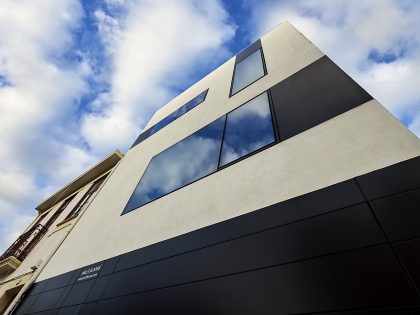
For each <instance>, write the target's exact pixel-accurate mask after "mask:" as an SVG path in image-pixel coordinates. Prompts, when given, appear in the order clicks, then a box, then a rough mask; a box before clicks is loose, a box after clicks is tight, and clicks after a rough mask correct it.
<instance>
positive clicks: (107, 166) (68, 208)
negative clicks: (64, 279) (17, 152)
mask: <svg viewBox="0 0 420 315" xmlns="http://www.w3.org/2000/svg"><path fill="white" fill-rule="evenodd" d="M122 156H123V155H122V154H121V153H120V152H119V151H115V152H114V153H113V154H111V155H110V156H108V157H107V158H105V159H104V160H102V161H101V162H99V163H98V164H96V165H95V166H94V167H92V168H91V169H89V170H88V171H87V172H85V173H84V174H82V175H80V176H79V177H78V178H76V179H74V180H73V181H71V182H70V183H69V184H67V185H66V186H64V187H63V188H61V189H60V190H59V191H57V192H56V193H54V194H53V195H51V196H50V197H48V198H47V199H46V200H44V201H43V202H41V203H40V204H39V205H38V206H37V207H36V210H37V211H38V216H37V217H36V218H35V219H34V221H33V222H32V223H31V224H30V225H29V226H28V228H27V229H26V230H25V231H24V233H22V235H20V236H19V238H18V239H17V240H16V241H15V242H14V243H13V244H12V245H11V246H10V247H9V248H8V249H7V250H6V251H5V252H4V253H3V254H2V256H1V257H0V314H2V313H3V312H4V311H5V310H6V308H7V307H8V306H9V304H10V303H11V302H12V301H13V299H14V298H15V296H17V295H18V293H19V292H20V290H21V289H22V288H23V287H24V286H25V284H27V283H28V282H29V281H33V280H35V279H34V275H35V274H36V271H37V270H38V269H39V268H43V267H45V265H46V264H47V263H48V260H49V259H50V258H51V257H52V255H53V254H54V252H55V250H57V248H58V247H59V246H60V245H61V244H62V243H63V242H64V241H65V238H66V237H67V235H68V234H69V233H70V231H71V230H72V228H73V226H74V225H75V224H76V223H77V221H78V220H79V219H80V217H81V215H82V213H83V211H85V210H86V208H87V207H88V205H89V204H90V203H91V202H92V200H93V199H94V198H95V196H96V195H97V193H98V191H99V190H100V188H101V187H102V186H103V184H104V183H105V181H106V179H107V178H108V177H109V174H110V173H111V171H112V170H113V169H114V168H115V166H116V165H117V164H118V162H119V161H120V160H121V158H122Z"/></svg>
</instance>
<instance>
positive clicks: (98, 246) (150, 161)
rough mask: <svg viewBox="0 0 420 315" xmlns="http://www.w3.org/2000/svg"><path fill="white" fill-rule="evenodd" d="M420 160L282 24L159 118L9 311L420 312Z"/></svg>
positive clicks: (374, 105) (348, 83) (373, 107)
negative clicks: (18, 302) (13, 307)
mask: <svg viewBox="0 0 420 315" xmlns="http://www.w3.org/2000/svg"><path fill="white" fill-rule="evenodd" d="M419 156H420V141H419V139H418V138H417V137H416V136H415V135H414V134H412V133H411V132H410V131H409V130H407V129H406V128H405V127H404V126H403V125H402V124H401V123H400V122H399V121H398V120H397V119H395V118H394V117H393V116H392V115H391V114H390V113H389V112H388V111H387V110H386V109H385V108H384V107H383V106H382V105H381V104H379V103H378V101H376V100H375V99H374V98H372V96H371V95H370V94H369V93H368V92H366V91H365V90H364V89H363V88H362V87H360V86H359V85H358V84H357V83H356V82H355V81H354V80H352V79H351V78H350V77H349V76H348V75H347V74H345V73H344V72H343V71H342V70H341V69H340V68H339V67H338V66H337V65H336V64H334V62H332V61H331V60H330V59H329V58H328V57H327V56H326V55H325V54H324V53H323V52H321V51H320V50H319V49H318V48H317V47H315V46H314V45H313V44H312V43H311V42H310V41H309V40H308V39H306V38H305V37H304V36H303V35H302V34H301V33H299V32H298V31H297V30H296V29H295V28H293V26H291V25H290V24H289V23H282V24H281V25H279V26H278V27H276V28H275V29H273V30H272V31H271V32H269V33H268V34H266V35H265V36H263V37H262V38H261V39H260V40H258V41H257V42H255V43H254V44H252V45H251V46H250V47H248V48H246V49H245V50H244V51H242V52H240V53H239V54H238V55H237V56H235V57H234V58H232V59H230V60H228V61H227V62H226V63H225V64H223V65H222V66H220V67H219V68H217V69H216V70H214V71H213V72H212V73H210V74H209V75H208V76H206V77H205V78H203V79H202V80H201V81H199V82H197V83H196V84H194V85H193V86H192V87H190V88H189V89H188V90H186V91H185V92H183V93H182V94H180V95H179V96H178V97H176V98H175V99H174V100H172V101H171V102H169V103H168V104H167V105H166V106H164V107H163V108H161V109H160V110H159V111H157V112H156V113H155V115H154V116H153V117H152V118H151V120H150V121H149V123H148V124H147V126H146V128H145V130H144V132H143V133H142V134H141V135H140V136H139V137H138V139H137V140H136V142H135V143H134V144H133V146H132V147H131V149H130V150H129V151H128V152H127V154H126V155H125V157H124V159H123V160H122V161H121V162H120V163H119V165H118V167H117V168H116V169H115V170H114V171H113V173H112V175H111V176H110V177H109V179H108V180H107V182H106V184H105V185H104V186H103V188H102V189H101V191H100V193H99V194H98V195H97V197H96V198H95V200H94V202H92V203H91V204H90V206H89V208H88V211H86V212H85V214H84V215H83V217H81V218H80V220H79V221H78V224H77V225H75V226H74V228H73V230H72V233H70V234H69V236H68V237H67V238H66V240H65V242H63V244H62V246H60V247H59V248H58V249H57V251H56V252H55V254H54V255H53V256H52V258H51V259H50V260H49V262H48V264H47V265H46V266H45V268H43V270H42V272H40V274H39V277H37V279H36V283H35V285H34V286H33V287H32V288H31V289H30V290H29V291H28V292H27V294H26V295H25V297H24V298H23V300H22V302H21V303H20V304H19V306H18V307H17V309H16V311H15V313H14V314H101V315H102V314H159V315H162V314H313V313H316V314H380V313H386V312H389V313H390V314H393V313H392V312H394V313H395V312H399V313H403V312H405V313H406V314H411V313H410V312H414V313H415V312H417V313H419V312H420V308H419V301H420V295H419V289H420V268H419V266H420V264H419V257H420V255H418V253H419V252H420V243H419V237H420V229H419V228H418V227H419V222H420V212H419V211H420V209H419V206H418V205H419V201H420V157H419Z"/></svg>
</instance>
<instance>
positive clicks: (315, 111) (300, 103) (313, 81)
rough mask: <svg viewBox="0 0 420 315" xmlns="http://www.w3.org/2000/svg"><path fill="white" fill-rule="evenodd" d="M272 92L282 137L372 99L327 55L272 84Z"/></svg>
mask: <svg viewBox="0 0 420 315" xmlns="http://www.w3.org/2000/svg"><path fill="white" fill-rule="evenodd" d="M271 95H272V98H273V105H274V110H275V113H276V118H277V125H278V128H279V132H280V139H281V140H285V139H288V138H290V137H293V136H294V135H297V134H298V133H301V132H303V131H305V130H307V129H309V128H312V127H314V126H316V125H318V124H321V123H323V122H324V121H326V120H328V119H331V118H333V117H335V116H337V115H340V114H342V113H344V112H346V111H348V110H350V109H352V108H354V107H356V106H358V105H361V104H363V103H365V102H367V101H369V100H371V99H372V97H371V96H370V95H369V94H368V93H367V92H366V91H365V90H364V89H363V88H362V87H360V86H359V85H358V84H357V83H356V82H355V81H353V79H352V78H350V77H349V76H348V75H347V74H346V73H345V72H344V71H342V70H341V69H340V68H339V67H338V66H337V65H336V64H334V63H333V62H332V61H331V60H330V59H329V58H328V57H326V56H324V57H322V58H320V59H318V60H317V61H315V62H313V63H312V64H310V65H309V66H307V67H305V68H304V69H302V70H300V71H298V72H297V73H295V74H293V75H292V76H290V77H288V78H287V79H285V80H283V81H281V82H280V83H278V84H277V85H275V86H274V87H272V88H271Z"/></svg>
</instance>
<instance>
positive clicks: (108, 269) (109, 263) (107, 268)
mask: <svg viewBox="0 0 420 315" xmlns="http://www.w3.org/2000/svg"><path fill="white" fill-rule="evenodd" d="M119 259H120V256H116V257H112V258H110V259H107V260H105V261H104V264H103V265H102V268H101V271H100V272H99V276H100V277H102V276H106V275H110V274H111V273H113V272H114V269H115V266H116V265H117V262H118V260H119Z"/></svg>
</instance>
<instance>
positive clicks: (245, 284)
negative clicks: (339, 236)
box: [95, 246, 416, 315]
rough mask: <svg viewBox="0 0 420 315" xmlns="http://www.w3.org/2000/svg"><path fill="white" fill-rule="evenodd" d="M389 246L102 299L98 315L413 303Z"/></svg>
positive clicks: (317, 309) (259, 311) (284, 310)
mask: <svg viewBox="0 0 420 315" xmlns="http://www.w3.org/2000/svg"><path fill="white" fill-rule="evenodd" d="M415 303H416V298H415V295H414V294H413V292H412V291H411V289H410V287H409V285H408V284H407V283H406V281H405V279H404V276H403V274H402V272H401V270H400V269H399V267H398V264H397V263H396V261H395V259H394V257H393V255H392V251H391V250H390V248H389V247H388V246H380V247H374V248H367V249H363V250H359V251H354V252H349V253H344V254H339V255H333V256H326V257H322V258H317V259H312V260H306V261H303V262H299V263H293V264H287V265H281V266H276V267H271V268H265V269H259V270H255V271H251V272H245V273H239V274H235V275H231V276H226V277H221V278H214V279H209V280H205V281H199V282H194V283H189V284H185V285H180V286H174V287H169V288H164V289H161V290H154V291H148V292H145V293H141V294H135V295H129V296H124V297H121V298H114V299H108V300H103V301H101V302H99V303H98V307H97V309H96V312H95V314H141V313H144V314H159V315H162V314H293V313H303V312H320V311H328V310H331V309H346V308H347V309H351V308H361V307H379V306H392V305H405V304H415Z"/></svg>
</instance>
